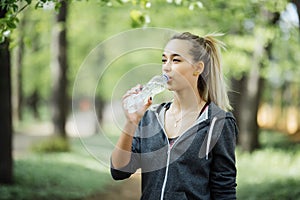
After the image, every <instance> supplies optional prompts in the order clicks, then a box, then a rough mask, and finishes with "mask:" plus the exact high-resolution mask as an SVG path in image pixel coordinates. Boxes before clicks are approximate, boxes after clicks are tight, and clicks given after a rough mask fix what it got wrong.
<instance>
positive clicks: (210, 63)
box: [172, 32, 232, 111]
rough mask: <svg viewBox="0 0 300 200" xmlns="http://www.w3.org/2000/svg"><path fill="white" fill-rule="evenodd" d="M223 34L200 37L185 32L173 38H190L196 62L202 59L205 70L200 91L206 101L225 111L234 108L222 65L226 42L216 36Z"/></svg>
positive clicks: (201, 77)
mask: <svg viewBox="0 0 300 200" xmlns="http://www.w3.org/2000/svg"><path fill="white" fill-rule="evenodd" d="M221 35H222V34H209V35H206V36H204V37H199V36H196V35H193V34H191V33H188V32H185V33H182V34H180V35H176V36H173V37H172V39H181V40H188V41H190V42H192V44H193V47H192V49H191V50H190V53H191V55H192V56H193V58H194V62H198V61H202V62H203V63H204V71H203V72H202V74H201V75H200V76H199V78H198V92H199V94H200V97H201V98H202V99H204V100H205V101H211V102H214V103H215V104H216V105H218V106H219V107H220V108H222V109H224V110H225V111H229V110H232V107H231V105H230V103H229V98H228V94H227V86H226V83H225V81H224V75H223V71H222V66H221V48H225V44H224V43H223V42H221V41H219V40H217V39H216V38H215V37H217V36H221Z"/></svg>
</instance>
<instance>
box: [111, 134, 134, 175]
mask: <svg viewBox="0 0 300 200" xmlns="http://www.w3.org/2000/svg"><path fill="white" fill-rule="evenodd" d="M139 141H140V140H139V138H136V137H134V138H133V140H132V147H131V158H130V161H129V163H128V164H127V165H126V166H124V167H122V168H120V169H116V168H115V167H114V166H113V164H112V162H111V164H110V165H111V167H110V173H111V176H112V178H113V179H115V180H123V179H126V178H129V177H130V176H131V175H132V174H133V173H135V172H136V170H137V169H138V168H140V150H139V145H140V142H139Z"/></svg>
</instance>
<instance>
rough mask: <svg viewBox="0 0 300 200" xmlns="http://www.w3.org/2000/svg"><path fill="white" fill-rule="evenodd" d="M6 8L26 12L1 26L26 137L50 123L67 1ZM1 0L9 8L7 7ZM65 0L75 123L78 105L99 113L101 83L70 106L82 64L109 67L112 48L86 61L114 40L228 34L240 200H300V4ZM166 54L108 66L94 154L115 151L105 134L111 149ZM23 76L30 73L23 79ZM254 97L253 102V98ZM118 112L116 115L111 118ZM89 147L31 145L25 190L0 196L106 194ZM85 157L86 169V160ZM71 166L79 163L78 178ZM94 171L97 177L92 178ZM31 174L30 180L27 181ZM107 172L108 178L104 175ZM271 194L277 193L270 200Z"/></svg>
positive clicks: (19, 163) (138, 54)
mask: <svg viewBox="0 0 300 200" xmlns="http://www.w3.org/2000/svg"><path fill="white" fill-rule="evenodd" d="M3 2H6V3H8V2H10V3H12V4H11V5H14V3H16V2H17V3H20V4H18V5H19V6H20V7H21V8H24V9H22V11H21V12H20V13H18V14H17V15H16V16H15V15H11V14H12V13H14V12H15V11H14V9H16V8H13V7H12V10H10V11H9V12H8V15H7V17H6V18H1V20H0V27H1V40H3V39H5V37H7V38H9V41H10V46H9V48H10V52H11V62H12V68H11V75H12V76H11V77H12V81H11V83H12V86H13V90H12V91H13V93H12V97H14V96H16V90H17V87H18V85H17V83H18V82H19V81H20V82H21V90H22V91H21V95H22V98H23V103H22V104H23V105H22V110H21V111H20V112H22V114H23V118H22V119H17V117H16V115H14V118H13V122H14V129H15V132H16V133H18V132H21V133H25V132H30V131H29V130H31V129H28V127H31V126H32V125H36V124H40V123H45V122H46V123H48V122H50V121H51V111H52V110H51V107H50V104H51V98H52V92H53V91H52V82H53V77H52V75H51V74H52V72H51V67H50V63H51V55H52V52H51V48H52V47H51V46H52V42H53V41H52V38H51V37H52V36H51V34H52V31H53V27H54V17H55V16H56V15H57V14H58V12H59V4H57V2H59V1H44V0H43V1H33V2H32V4H31V5H29V6H26V3H31V1H28V0H26V1H15V0H6V1H3ZM3 2H1V4H0V5H1V6H3V5H4V4H2V3H3ZM53 2H54V4H53ZM67 2H68V9H69V10H68V11H69V12H68V15H67V21H66V26H65V27H67V42H68V46H67V61H68V66H69V67H68V68H67V74H66V75H67V79H68V84H67V98H68V99H69V103H68V104H67V106H68V108H69V109H68V117H69V118H71V115H72V113H71V111H72V103H71V100H73V103H74V102H75V104H74V105H75V111H76V112H79V113H80V112H81V113H80V114H82V113H85V111H88V110H89V109H92V110H93V109H94V108H91V107H90V106H91V104H90V102H89V101H86V99H84V98H85V96H84V94H85V92H86V91H85V90H86V88H93V85H87V84H80V82H79V83H78V85H77V86H78V87H79V88H80V91H81V92H82V93H80V94H81V95H82V96H77V97H78V98H79V99H72V94H73V89H74V85H75V80H76V77H77V75H78V72H79V70H80V69H81V68H82V66H84V65H86V64H91V65H93V66H97V65H99V70H100V69H102V68H104V67H103V66H102V64H103V62H104V61H103V60H105V59H106V58H110V57H112V56H113V55H115V54H113V52H114V49H108V50H107V51H105V50H104V51H105V53H104V54H103V55H104V56H105V57H96V58H94V59H89V60H88V62H87V63H85V62H86V61H87V58H88V56H89V55H90V54H92V52H93V50H95V49H97V47H99V45H101V44H103V43H104V42H105V41H107V40H110V39H111V38H112V36H116V35H118V34H120V33H123V32H125V31H128V30H133V29H134V28H146V27H162V28H169V29H172V30H175V31H178V32H181V31H190V32H192V33H195V34H198V35H202V36H203V35H205V34H207V33H213V32H220V33H224V36H222V37H220V40H222V41H224V42H225V44H226V50H223V51H222V53H223V61H224V62H223V66H224V72H225V75H226V78H227V81H228V85H230V86H231V88H232V90H231V91H230V94H231V95H233V96H234V98H232V100H233V101H232V102H233V104H234V107H235V110H234V112H235V113H234V114H235V115H236V117H237V120H238V123H239V125H240V135H239V136H240V141H239V142H240V143H239V144H240V145H239V146H238V148H237V167H238V171H239V173H238V197H239V199H297V198H298V199H299V195H300V194H299V192H298V190H297V188H299V186H300V181H299V180H300V178H299V173H297V172H298V171H297V169H298V166H299V162H300V161H299V152H300V151H299V141H300V137H299V135H300V113H299V110H300V109H299V107H300V103H299V95H300V87H299V86H300V84H299V76H300V68H299V63H300V55H299V54H300V36H299V18H298V13H297V8H296V5H299V1H287V0H279V1H272V0H250V1H249V0H240V1H224V0H213V1H194V0H153V1H150V0H116V1H114V0H112V1H109V0H97V1H85V0H81V1H80V0H72V1H71V0H70V1H67ZM44 3H46V4H44ZM24 4H25V6H24V7H23V5H24ZM36 7H38V9H36ZM55 7H56V8H55ZM14 17H17V18H18V19H16V18H14ZM150 39H152V40H156V38H155V37H153V38H150ZM127 42H128V41H123V42H120V43H119V46H120V47H123V46H126V45H127ZM161 45H162V47H163V46H164V44H161ZM100 47H101V46H100ZM20 49H23V51H22V61H21V68H18V66H17V65H18V63H20V60H18V59H19V58H20V57H19V53H20ZM161 53H162V49H142V50H138V51H133V52H128V53H126V54H124V55H120V56H119V57H116V58H115V59H114V60H112V62H111V63H109V65H108V66H105V71H104V73H103V74H102V76H101V78H100V79H99V80H98V85H97V87H96V90H95V93H96V98H95V99H92V101H96V106H97V101H101V102H102V103H103V102H104V105H101V106H100V109H99V110H100V111H99V113H97V115H98V117H99V118H100V115H104V116H105V117H104V119H103V120H104V122H103V123H102V124H101V126H102V127H101V128H104V129H101V128H100V129H99V127H98V128H94V127H93V128H92V131H90V129H89V131H90V133H89V134H91V135H92V136H90V138H88V139H87V140H90V141H92V142H100V143H101V144H100V143H99V147H101V148H100V149H99V152H96V153H95V154H97V155H100V154H101V152H102V153H103V152H106V153H107V151H108V149H109V148H111V146H109V144H106V143H105V142H106V140H105V141H100V140H99V138H97V137H98V136H99V135H100V134H95V133H98V132H101V131H103V130H104V132H105V133H106V132H108V137H109V138H110V139H111V140H112V141H113V142H115V141H116V138H117V136H118V131H119V128H120V127H118V125H119V124H117V125H116V121H115V120H116V119H119V117H120V116H121V115H122V109H121V107H120V99H121V97H122V95H123V94H124V93H125V91H126V90H128V89H129V88H131V87H132V86H134V85H136V84H138V83H145V82H147V81H148V80H149V79H150V78H151V77H152V76H154V75H156V74H160V73H161ZM89 62H90V63H89ZM18 69H21V71H20V72H19V71H18ZM18 73H21V75H22V76H21V79H20V80H19V78H20V77H18ZM241 86H243V87H241ZM252 91H255V92H254V93H255V95H254V96H251V92H252ZM168 95H170V94H168V93H166V94H165V93H163V94H161V95H159V96H158V97H157V98H156V100H157V102H160V101H163V100H166V99H168ZM249 99H250V100H251V99H253V101H248V100H249ZM115 102H117V103H116V104H115ZM74 105H73V106H74ZM110 106H112V107H110ZM113 106H115V108H113ZM111 108H113V109H111ZM241 108H243V109H241ZM76 109H78V110H76ZM73 111H74V110H73ZM108 112H110V113H108ZM111 112H113V115H114V116H111ZM73 114H74V113H73ZM249 116H250V117H249ZM86 119H89V118H85V120H86ZM68 122H70V119H69V121H68ZM100 122H102V121H101V120H100ZM247 124H248V126H247ZM254 126H258V129H257V130H256V129H252V127H254ZM68 127H69V128H68ZM70 127H71V126H70V123H69V124H68V123H67V124H66V129H68V130H70V129H71V128H70ZM48 128H49V127H48ZM43 131H44V130H43ZM43 131H42V132H43ZM73 131H74V130H73ZM46 132H49V130H47V131H46ZM72 136H74V135H72ZM70 137H71V136H70ZM71 138H72V137H71ZM52 139H53V140H52ZM82 140H84V139H82V138H81V139H77V138H72V139H70V140H61V138H56V137H50V138H47V139H46V141H45V142H42V143H38V144H35V145H33V146H32V149H33V151H34V152H35V153H38V154H33V155H30V156H29V157H25V158H21V159H20V158H17V157H16V158H15V168H14V173H15V180H16V183H17V184H16V185H15V186H13V187H9V186H5V187H1V188H0V195H2V196H0V199H1V197H2V198H3V199H12V198H17V199H18V198H19V199H31V198H33V197H34V195H36V197H38V198H44V199H47V198H48V199H52V197H56V198H57V199H60V198H61V199H80V198H84V197H86V196H88V195H90V194H92V193H95V192H99V188H104V185H105V184H107V182H108V181H107V180H108V175H107V170H106V169H102V168H101V169H99V165H98V164H99V163H98V162H97V161H95V160H93V159H91V158H90V155H87V154H88V153H87V152H86V150H87V149H82V146H81V145H82V144H81V142H82ZM256 140H257V141H256ZM241 144H242V145H241ZM1 148H2V147H1ZM97 150H98V149H97ZM49 152H50V153H49ZM57 152H64V153H57ZM45 153H48V154H45ZM108 154H109V153H107V155H108ZM78 160H82V161H84V162H80V163H78ZM49 163H54V164H50V168H51V169H50V168H47V169H45V167H44V165H48V164H49ZM68 166H73V168H72V170H71V171H69V168H68ZM87 168H88V169H89V170H88V171H87V172H85V170H86V169H87ZM103 168H105V167H103ZM37 169H39V170H37ZM27 172H28V174H30V175H27ZM33 172H36V173H35V174H34V173H33ZM60 172H61V173H66V174H67V172H69V174H68V175H66V177H65V179H64V181H61V176H62V174H61V173H60ZM99 172H100V173H101V175H100V176H101V179H98V177H97V175H96V174H99ZM77 174H80V175H81V176H82V177H86V178H85V179H83V178H82V177H81V178H82V180H83V182H82V183H83V184H82V183H81V182H80V181H81V180H80V179H81V178H80V179H79V181H78V180H74V179H73V178H72V177H74V176H76V175H77ZM102 178H103V179H102ZM39 185H41V186H40V187H41V188H42V187H44V188H46V189H47V190H42V189H39V190H38V193H37V194H35V193H34V192H32V191H34V190H32V188H36V187H38V186H39ZM67 185H69V188H71V187H74V188H78V191H83V192H78V191H74V190H72V191H71V193H66V192H64V190H68V189H67V188H68V187H67V188H66V189H65V188H64V186H67ZM83 185H86V186H88V187H85V186H83ZM54 186H55V187H57V188H61V189H62V190H58V189H57V192H56V193H53V192H51V191H54V190H53V188H55V187H54ZM31 190H32V191H31ZM55 191H56V189H55ZM265 194H269V196H268V197H266V195H265ZM16 195H17V196H16ZM18 195H19V196H18Z"/></svg>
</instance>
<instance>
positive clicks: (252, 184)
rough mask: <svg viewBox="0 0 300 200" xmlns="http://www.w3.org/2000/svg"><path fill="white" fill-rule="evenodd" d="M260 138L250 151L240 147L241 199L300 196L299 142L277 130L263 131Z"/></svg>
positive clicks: (294, 199) (273, 199)
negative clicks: (255, 149) (255, 148)
mask: <svg viewBox="0 0 300 200" xmlns="http://www.w3.org/2000/svg"><path fill="white" fill-rule="evenodd" d="M260 140H261V143H262V148H261V149H259V150H257V151H255V152H253V153H251V154H250V153H241V152H240V151H239V150H238V153H237V168H238V180H237V182H238V188H237V189H238V190H237V191H238V199H242V200H256V199H257V200H298V199H300V190H299V188H300V173H299V170H300V144H295V143H294V144H293V143H291V142H290V141H289V140H288V138H287V137H286V136H284V135H282V134H280V133H275V132H262V133H261V135H260Z"/></svg>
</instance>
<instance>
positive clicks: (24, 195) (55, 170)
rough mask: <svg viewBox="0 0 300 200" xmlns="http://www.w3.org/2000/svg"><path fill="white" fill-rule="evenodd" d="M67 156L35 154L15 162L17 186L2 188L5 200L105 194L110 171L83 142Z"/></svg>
mask: <svg viewBox="0 0 300 200" xmlns="http://www.w3.org/2000/svg"><path fill="white" fill-rule="evenodd" d="M71 143H72V151H71V152H67V153H47V154H39V153H33V154H29V155H27V156H25V157H22V158H18V159H15V161H14V180H15V184H14V185H13V186H1V187H0V199H1V200H41V199H43V200H48V199H49V200H50V199H51V200H53V199H55V200H65V199H84V198H86V197H87V196H89V195H91V194H94V193H98V192H101V191H103V189H104V186H105V184H107V183H108V182H109V181H110V180H111V178H110V175H109V169H108V168H107V167H106V166H104V165H102V164H101V163H99V162H98V161H97V160H96V159H95V158H93V157H92V156H91V155H90V154H88V153H87V152H86V151H85V150H84V149H83V148H82V146H81V142H80V141H79V139H75V140H74V139H73V140H72V141H71Z"/></svg>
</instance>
